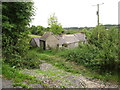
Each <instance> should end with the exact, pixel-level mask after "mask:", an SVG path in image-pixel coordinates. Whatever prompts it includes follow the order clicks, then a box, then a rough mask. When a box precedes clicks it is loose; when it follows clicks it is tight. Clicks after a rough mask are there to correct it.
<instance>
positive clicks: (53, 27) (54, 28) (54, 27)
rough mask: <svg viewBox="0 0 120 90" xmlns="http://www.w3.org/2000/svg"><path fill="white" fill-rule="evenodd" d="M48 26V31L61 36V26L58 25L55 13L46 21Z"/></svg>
mask: <svg viewBox="0 0 120 90" xmlns="http://www.w3.org/2000/svg"><path fill="white" fill-rule="evenodd" d="M48 26H50V30H49V31H51V32H53V33H54V34H61V33H62V32H63V31H64V30H63V28H62V25H61V24H60V23H58V19H57V17H56V16H55V13H54V14H53V15H51V16H50V18H49V19H48Z"/></svg>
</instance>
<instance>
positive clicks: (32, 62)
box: [2, 2, 39, 68]
mask: <svg viewBox="0 0 120 90" xmlns="http://www.w3.org/2000/svg"><path fill="white" fill-rule="evenodd" d="M2 6H3V7H2V9H3V12H2V17H3V18H2V23H3V27H2V49H3V50H2V54H3V58H4V59H3V62H5V63H8V64H9V65H11V66H14V67H21V68H24V67H26V68H35V67H36V66H37V65H38V64H39V63H38V60H37V56H36V55H35V54H34V53H32V52H31V53H29V47H30V45H29V37H28V34H29V30H28V26H29V22H30V21H31V16H32V15H33V12H34V9H33V3H32V2H3V3H2ZM36 60H37V61H36ZM37 67H38V66H37Z"/></svg>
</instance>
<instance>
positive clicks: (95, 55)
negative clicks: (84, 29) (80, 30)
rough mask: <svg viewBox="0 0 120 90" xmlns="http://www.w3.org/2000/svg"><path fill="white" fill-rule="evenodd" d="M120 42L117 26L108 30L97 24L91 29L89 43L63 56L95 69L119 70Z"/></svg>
mask: <svg viewBox="0 0 120 90" xmlns="http://www.w3.org/2000/svg"><path fill="white" fill-rule="evenodd" d="M118 42H119V39H118V29H117V28H114V27H113V28H111V29H109V30H106V29H105V27H104V26H97V27H95V28H93V29H92V30H91V31H90V34H89V35H88V44H80V45H79V47H78V48H75V49H72V50H68V51H67V53H63V54H64V55H61V56H64V57H66V58H67V59H68V60H72V61H75V62H77V63H78V64H82V65H85V66H86V67H91V68H92V69H95V70H100V71H117V70H119V69H120V67H119V65H120V61H119V60H118V52H119V49H118Z"/></svg>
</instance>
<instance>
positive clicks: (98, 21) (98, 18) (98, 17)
mask: <svg viewBox="0 0 120 90" xmlns="http://www.w3.org/2000/svg"><path fill="white" fill-rule="evenodd" d="M103 4H104V3H102V4H97V5H92V6H97V24H98V26H99V24H100V16H99V5H103Z"/></svg>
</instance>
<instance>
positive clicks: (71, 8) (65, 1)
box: [31, 0, 120, 27]
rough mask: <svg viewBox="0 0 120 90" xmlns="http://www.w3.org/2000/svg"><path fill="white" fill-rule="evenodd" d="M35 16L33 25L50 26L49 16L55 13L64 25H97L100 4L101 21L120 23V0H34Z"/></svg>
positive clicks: (103, 22) (102, 22) (104, 22)
mask: <svg viewBox="0 0 120 90" xmlns="http://www.w3.org/2000/svg"><path fill="white" fill-rule="evenodd" d="M33 1H34V6H35V9H36V11H35V16H34V17H33V18H34V20H33V21H32V23H31V25H36V26H37V25H41V26H44V27H47V26H48V18H49V17H50V15H52V14H53V13H55V15H56V16H57V18H58V22H59V23H61V24H62V26H63V27H84V26H88V27H89V26H96V25H97V15H96V11H97V6H93V5H97V4H101V3H104V4H103V5H100V8H99V10H100V23H101V24H118V2H119V1H120V0H33Z"/></svg>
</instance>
